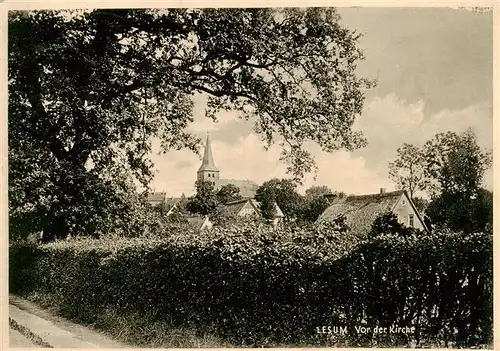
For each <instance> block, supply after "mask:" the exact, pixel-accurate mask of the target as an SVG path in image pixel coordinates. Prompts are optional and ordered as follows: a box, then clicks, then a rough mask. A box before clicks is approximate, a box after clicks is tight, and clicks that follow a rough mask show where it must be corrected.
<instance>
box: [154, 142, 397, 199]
mask: <svg viewBox="0 0 500 351" xmlns="http://www.w3.org/2000/svg"><path fill="white" fill-rule="evenodd" d="M212 151H213V155H214V159H215V164H216V165H217V167H218V168H219V169H220V177H221V178H230V179H249V180H253V181H255V182H256V183H258V184H262V183H263V182H265V181H267V180H269V179H272V178H286V177H287V174H286V165H284V164H283V163H282V162H281V161H280V160H279V156H280V152H281V150H280V148H279V147H278V146H273V147H271V148H270V149H269V150H267V151H265V150H264V144H263V142H262V141H261V140H260V138H259V137H258V136H257V135H255V134H253V133H252V134H250V135H248V136H246V137H240V138H239V139H238V142H236V143H234V144H228V143H226V142H225V141H224V140H213V141H212ZM312 151H313V153H314V155H315V158H316V162H317V164H318V166H319V172H318V174H317V179H316V180H314V179H313V177H312V176H308V177H307V178H306V179H305V182H304V185H303V186H301V187H300V188H299V190H300V191H302V192H303V191H305V189H307V188H308V187H310V186H311V185H328V186H329V187H330V188H332V189H334V190H342V191H345V192H347V193H357V194H360V193H369V192H376V191H378V188H379V187H386V188H388V189H391V188H392V186H391V184H390V183H389V181H388V180H387V179H384V178H383V177H381V176H380V175H378V174H376V173H375V172H373V171H370V170H369V169H367V168H366V163H365V160H364V159H363V158H362V157H353V156H352V154H350V153H348V152H338V153H335V154H327V153H325V152H322V151H320V149H319V148H315V149H314V150H312ZM153 162H155V165H156V167H157V169H158V170H159V173H158V175H157V177H156V179H155V180H154V182H153V187H154V189H155V190H156V191H165V192H167V194H168V195H169V196H179V195H180V194H181V193H183V192H184V193H185V194H186V195H190V194H192V193H193V190H194V187H193V185H194V182H195V180H196V171H197V169H198V167H199V165H200V164H201V160H200V159H199V158H198V157H197V156H196V155H194V154H193V153H192V152H189V151H185V150H183V151H172V152H168V153H166V154H164V155H159V156H154V159H153ZM179 164H182V165H183V167H178V165H179ZM187 165H190V166H187ZM176 166H177V167H176Z"/></svg>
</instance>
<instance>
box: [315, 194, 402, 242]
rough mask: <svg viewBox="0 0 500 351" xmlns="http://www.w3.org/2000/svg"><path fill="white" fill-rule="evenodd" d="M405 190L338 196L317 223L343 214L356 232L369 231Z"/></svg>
mask: <svg viewBox="0 0 500 351" xmlns="http://www.w3.org/2000/svg"><path fill="white" fill-rule="evenodd" d="M401 196H404V191H403V190H399V191H392V192H388V193H380V194H371V195H352V196H347V197H337V198H335V199H333V200H332V201H331V205H330V207H328V208H327V209H326V210H325V212H323V213H322V214H321V215H320V216H319V218H318V220H317V221H316V223H318V224H321V223H324V222H329V221H332V220H334V219H336V218H338V217H340V216H342V215H344V216H345V217H346V224H347V225H348V226H349V228H350V229H351V231H352V232H354V233H356V234H365V233H368V232H369V231H370V229H371V226H372V223H373V221H374V220H375V219H376V218H377V216H379V215H380V214H382V213H384V212H387V211H392V210H393V209H394V206H396V203H397V202H398V200H399V198H400V197H401Z"/></svg>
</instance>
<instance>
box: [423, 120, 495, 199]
mask: <svg viewBox="0 0 500 351" xmlns="http://www.w3.org/2000/svg"><path fill="white" fill-rule="evenodd" d="M424 156H425V161H426V167H425V172H426V176H427V177H428V178H429V179H430V180H431V182H432V183H431V195H433V196H435V195H439V194H443V193H447V194H458V193H461V194H466V195H467V196H469V197H477V195H478V191H479V189H480V188H481V186H482V181H483V177H484V174H485V171H486V170H487V169H488V168H489V167H491V164H492V154H491V151H489V150H483V149H481V147H480V146H479V145H478V143H477V138H476V135H475V134H474V132H473V131H472V129H468V130H466V131H465V132H464V133H462V134H457V133H455V132H446V133H438V134H436V135H435V136H434V138H432V139H431V140H429V141H428V142H426V143H425V145H424Z"/></svg>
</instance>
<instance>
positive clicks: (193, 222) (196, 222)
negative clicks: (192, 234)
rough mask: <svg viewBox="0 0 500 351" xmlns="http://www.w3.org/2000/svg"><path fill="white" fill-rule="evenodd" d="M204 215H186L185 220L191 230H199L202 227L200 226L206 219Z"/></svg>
mask: <svg viewBox="0 0 500 351" xmlns="http://www.w3.org/2000/svg"><path fill="white" fill-rule="evenodd" d="M207 219H208V218H207V217H206V216H198V215H190V216H187V217H186V220H187V222H188V225H189V226H190V227H191V228H192V229H193V230H197V231H198V230H201V229H203V228H202V226H203V224H205V222H206V221H207Z"/></svg>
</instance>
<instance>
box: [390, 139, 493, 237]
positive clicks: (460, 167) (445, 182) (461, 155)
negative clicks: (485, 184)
mask: <svg viewBox="0 0 500 351" xmlns="http://www.w3.org/2000/svg"><path fill="white" fill-rule="evenodd" d="M398 154H399V156H400V158H399V159H398V160H396V161H395V162H393V163H391V164H390V165H389V168H390V174H391V177H392V178H393V180H395V181H396V182H397V183H398V184H399V186H400V187H402V188H405V189H406V190H408V191H412V190H417V189H418V190H423V189H424V188H425V187H426V188H427V190H428V194H429V195H430V198H431V201H430V203H427V204H426V203H424V202H422V201H421V200H419V199H414V200H415V204H416V205H417V207H419V210H422V208H424V209H425V213H426V216H427V217H428V218H429V219H430V221H431V222H432V223H433V224H434V225H438V226H448V227H449V228H451V229H453V230H464V231H466V232H471V231H484V230H485V229H486V228H487V226H491V225H492V221H491V218H492V215H491V213H492V211H493V207H492V201H491V200H489V198H490V197H492V195H491V193H490V192H489V191H487V190H485V189H483V188H482V181H483V177H484V173H485V171H486V170H487V169H488V168H489V167H491V164H492V155H491V152H490V151H489V150H483V149H481V147H480V146H479V145H478V143H477V139H476V136H475V134H474V132H473V131H472V129H468V130H466V131H465V132H464V133H461V134H457V133H455V132H446V133H438V134H436V135H435V136H434V137H433V138H432V139H431V140H429V141H427V142H426V143H425V145H424V146H423V148H421V149H420V148H418V147H416V146H413V145H409V144H404V145H403V147H401V148H400V149H398ZM404 171H406V175H405V173H404ZM411 175H418V176H417V177H413V178H412V177H410V176H411ZM412 179H414V181H413V183H412ZM412 184H413V185H412ZM419 184H420V186H419Z"/></svg>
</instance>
